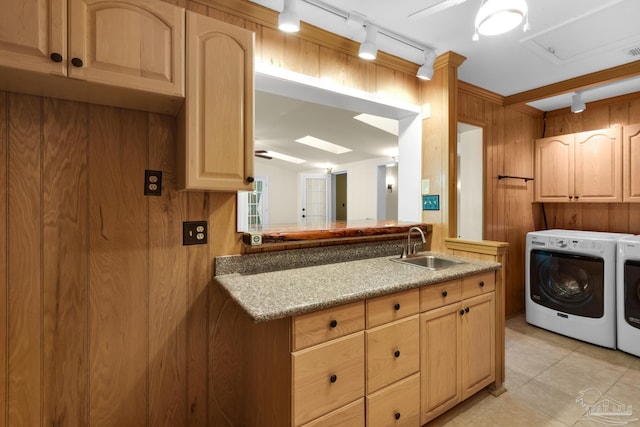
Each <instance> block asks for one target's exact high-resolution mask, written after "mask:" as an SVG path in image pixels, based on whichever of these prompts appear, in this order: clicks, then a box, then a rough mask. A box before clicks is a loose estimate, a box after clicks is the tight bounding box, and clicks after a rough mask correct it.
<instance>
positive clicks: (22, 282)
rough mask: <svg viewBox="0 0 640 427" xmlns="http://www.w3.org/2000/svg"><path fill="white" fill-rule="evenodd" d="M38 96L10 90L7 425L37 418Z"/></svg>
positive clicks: (39, 344)
mask: <svg viewBox="0 0 640 427" xmlns="http://www.w3.org/2000/svg"><path fill="white" fill-rule="evenodd" d="M41 121H42V98H38V97H32V96H23V95H15V94H9V141H8V142H9V153H8V154H9V164H8V183H9V185H8V190H9V199H8V205H9V221H8V237H9V245H8V247H9V248H10V250H9V259H8V261H9V262H8V273H9V274H8V283H9V289H8V299H9V314H8V335H9V337H8V352H7V356H8V366H9V372H8V375H7V376H8V412H9V413H8V423H7V424H8V425H11V426H14V425H19V426H36V425H40V423H41V402H42V400H41V399H42V396H41V385H42V378H41V368H42V289H41V287H42V249H43V248H42V246H41V241H42V234H41V233H42V223H41V215H42V208H41V201H40V199H41V175H40V173H41V134H40V129H41V128H40V125H41Z"/></svg>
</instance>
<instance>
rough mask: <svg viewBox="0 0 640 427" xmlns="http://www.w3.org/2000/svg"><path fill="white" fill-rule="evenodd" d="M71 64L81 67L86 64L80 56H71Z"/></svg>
mask: <svg viewBox="0 0 640 427" xmlns="http://www.w3.org/2000/svg"><path fill="white" fill-rule="evenodd" d="M71 65H73V66H74V67H77V68H80V67H82V66H83V65H84V63H83V62H82V59H80V58H71Z"/></svg>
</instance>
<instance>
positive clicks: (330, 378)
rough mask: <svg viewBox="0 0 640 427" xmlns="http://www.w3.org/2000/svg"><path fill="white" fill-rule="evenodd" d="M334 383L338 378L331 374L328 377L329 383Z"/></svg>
mask: <svg viewBox="0 0 640 427" xmlns="http://www.w3.org/2000/svg"><path fill="white" fill-rule="evenodd" d="M336 381H338V376H337V375H336V374H333V375H331V376H330V377H329V382H331V383H335V382H336Z"/></svg>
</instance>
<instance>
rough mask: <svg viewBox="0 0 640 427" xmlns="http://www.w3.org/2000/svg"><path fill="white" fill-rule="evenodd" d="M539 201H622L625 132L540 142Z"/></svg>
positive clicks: (537, 156)
mask: <svg viewBox="0 0 640 427" xmlns="http://www.w3.org/2000/svg"><path fill="white" fill-rule="evenodd" d="M534 183H535V184H534V187H535V201H536V202H604V203H611V202H621V201H622V129H621V128H620V127H613V128H610V129H600V130H595V131H589V132H580V133H576V134H569V135H562V136H555V137H549V138H542V139H538V140H536V142H535V181H534Z"/></svg>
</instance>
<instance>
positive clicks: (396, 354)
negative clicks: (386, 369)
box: [393, 350, 400, 358]
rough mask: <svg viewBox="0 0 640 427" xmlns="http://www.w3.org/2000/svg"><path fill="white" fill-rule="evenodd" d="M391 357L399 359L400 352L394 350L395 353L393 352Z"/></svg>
mask: <svg viewBox="0 0 640 427" xmlns="http://www.w3.org/2000/svg"><path fill="white" fill-rule="evenodd" d="M393 355H394V356H395V357H396V358H398V357H400V350H396V351H394V352H393Z"/></svg>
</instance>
